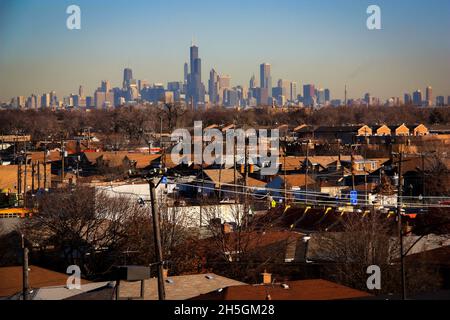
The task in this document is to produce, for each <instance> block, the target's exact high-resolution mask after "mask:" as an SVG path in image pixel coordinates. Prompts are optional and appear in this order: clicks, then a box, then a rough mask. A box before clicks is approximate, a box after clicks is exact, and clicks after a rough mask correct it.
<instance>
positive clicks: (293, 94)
mask: <svg viewBox="0 0 450 320" xmlns="http://www.w3.org/2000/svg"><path fill="white" fill-rule="evenodd" d="M290 87H291V90H290V95H289V100H290V101H295V100H297V95H298V92H297V82H291V84H290Z"/></svg>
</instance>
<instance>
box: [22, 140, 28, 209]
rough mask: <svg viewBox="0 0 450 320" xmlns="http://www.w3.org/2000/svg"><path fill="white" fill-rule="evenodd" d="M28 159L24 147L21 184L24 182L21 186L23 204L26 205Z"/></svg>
mask: <svg viewBox="0 0 450 320" xmlns="http://www.w3.org/2000/svg"><path fill="white" fill-rule="evenodd" d="M27 162H28V159H27V151H26V147H25V170H24V171H25V172H24V176H23V182H24V184H23V198H24V203H25V204H26V201H27V189H28V187H27V175H28V170H27V167H28V163H27Z"/></svg>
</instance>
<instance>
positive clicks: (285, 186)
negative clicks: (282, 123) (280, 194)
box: [283, 137, 287, 207]
mask: <svg viewBox="0 0 450 320" xmlns="http://www.w3.org/2000/svg"><path fill="white" fill-rule="evenodd" d="M286 139H287V138H286V137H285V138H284V148H283V152H284V155H283V156H284V157H283V162H284V163H283V167H284V201H283V202H284V206H285V207H286V206H287V182H286V170H287V168H286V151H287V147H286V143H287V141H286Z"/></svg>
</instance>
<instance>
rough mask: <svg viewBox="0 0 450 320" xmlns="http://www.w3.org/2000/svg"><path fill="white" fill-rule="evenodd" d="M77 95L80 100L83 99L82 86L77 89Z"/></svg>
mask: <svg viewBox="0 0 450 320" xmlns="http://www.w3.org/2000/svg"><path fill="white" fill-rule="evenodd" d="M78 95H79V96H80V98H84V87H83V86H79V87H78Z"/></svg>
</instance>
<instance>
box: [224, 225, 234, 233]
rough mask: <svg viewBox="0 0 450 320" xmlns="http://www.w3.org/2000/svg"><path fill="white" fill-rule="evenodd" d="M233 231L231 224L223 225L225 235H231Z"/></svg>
mask: <svg viewBox="0 0 450 320" xmlns="http://www.w3.org/2000/svg"><path fill="white" fill-rule="evenodd" d="M232 231H233V227H232V226H231V225H230V224H229V223H224V224H223V233H225V234H227V233H231V232H232Z"/></svg>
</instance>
